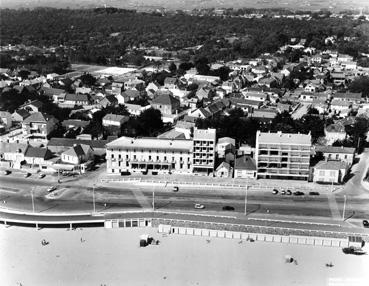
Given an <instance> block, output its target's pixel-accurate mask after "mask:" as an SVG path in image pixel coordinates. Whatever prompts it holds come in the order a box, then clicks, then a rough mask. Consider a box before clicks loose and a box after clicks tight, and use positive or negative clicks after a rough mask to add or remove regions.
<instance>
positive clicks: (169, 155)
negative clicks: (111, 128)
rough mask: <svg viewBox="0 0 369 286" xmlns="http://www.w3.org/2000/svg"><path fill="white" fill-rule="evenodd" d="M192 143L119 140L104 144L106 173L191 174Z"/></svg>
mask: <svg viewBox="0 0 369 286" xmlns="http://www.w3.org/2000/svg"><path fill="white" fill-rule="evenodd" d="M192 148H193V141H192V140H186V139H175V140H172V139H159V138H154V137H153V138H130V137H121V138H118V139H117V140H114V141H112V142H110V143H108V144H107V145H106V161H107V172H108V173H109V174H121V173H124V172H145V173H147V172H157V173H184V174H185V173H192V168H193V166H192Z"/></svg>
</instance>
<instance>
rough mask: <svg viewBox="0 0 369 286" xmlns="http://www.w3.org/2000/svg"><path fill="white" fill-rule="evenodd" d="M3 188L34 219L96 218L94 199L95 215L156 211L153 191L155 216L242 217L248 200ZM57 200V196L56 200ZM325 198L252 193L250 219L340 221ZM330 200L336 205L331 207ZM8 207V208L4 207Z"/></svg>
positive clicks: (358, 208) (145, 190)
mask: <svg viewBox="0 0 369 286" xmlns="http://www.w3.org/2000/svg"><path fill="white" fill-rule="evenodd" d="M0 182H1V185H0V205H1V207H2V208H8V209H18V210H26V211H32V196H31V189H33V194H34V196H33V197H34V207H35V212H36V213H41V214H45V213H55V212H59V213H60V212H61V213H73V212H81V211H82V212H92V210H93V197H94V198H95V210H96V211H98V212H100V211H104V212H115V211H122V210H126V209H131V210H132V209H135V210H139V209H148V208H151V206H152V195H153V191H155V208H156V209H157V210H179V211H188V210H191V211H196V212H201V213H223V211H222V207H223V206H225V205H230V206H232V207H234V208H235V213H244V209H245V196H244V195H243V194H242V193H241V194H240V193H239V192H238V193H232V194H227V192H223V193H219V192H215V193H214V192H213V190H211V189H204V188H202V189H201V190H196V189H195V190H194V189H186V188H181V190H180V191H179V192H178V193H174V192H172V191H171V188H164V187H138V186H135V185H126V184H125V185H122V187H119V188H114V187H100V188H96V189H95V192H94V196H93V192H92V188H89V187H85V186H78V187H77V186H76V185H75V184H68V183H65V184H61V185H59V189H58V190H56V191H55V192H54V193H52V194H48V192H47V191H46V189H47V188H48V187H49V186H50V183H49V182H47V181H43V180H39V179H35V180H34V179H25V178H19V177H11V176H7V177H2V178H1V181H0ZM54 194H55V195H54ZM330 200H331V201H330V202H329V201H328V199H327V196H325V195H321V196H317V197H310V196H303V197H296V196H281V195H272V194H271V192H265V191H254V192H248V197H247V214H248V215H251V214H268V215H273V214H278V215H290V216H291V215H292V216H313V217H326V218H334V219H338V218H339V217H341V215H342V212H343V198H342V197H335V196H332V197H330ZM332 200H333V201H334V202H335V203H333V204H332ZM3 201H5V202H6V203H3ZM195 203H201V204H204V205H205V210H195V209H194V204H195ZM368 205H369V199H363V198H360V199H359V198H355V197H348V199H347V206H346V212H345V217H346V218H347V217H350V218H351V219H352V218H354V219H356V218H357V219H363V218H367V217H369V209H368V208H367V206H368Z"/></svg>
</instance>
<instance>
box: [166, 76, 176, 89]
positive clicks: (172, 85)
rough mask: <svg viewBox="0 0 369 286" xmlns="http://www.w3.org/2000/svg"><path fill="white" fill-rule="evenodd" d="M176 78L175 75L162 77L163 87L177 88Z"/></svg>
mask: <svg viewBox="0 0 369 286" xmlns="http://www.w3.org/2000/svg"><path fill="white" fill-rule="evenodd" d="M177 84H178V80H177V79H176V78H175V77H166V78H165V79H164V87H165V88H167V89H175V88H177V86H178V85H177Z"/></svg>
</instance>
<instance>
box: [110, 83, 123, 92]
mask: <svg viewBox="0 0 369 286" xmlns="http://www.w3.org/2000/svg"><path fill="white" fill-rule="evenodd" d="M122 90H123V83H121V82H113V83H112V84H111V93H112V94H115V95H119V94H121V93H122Z"/></svg>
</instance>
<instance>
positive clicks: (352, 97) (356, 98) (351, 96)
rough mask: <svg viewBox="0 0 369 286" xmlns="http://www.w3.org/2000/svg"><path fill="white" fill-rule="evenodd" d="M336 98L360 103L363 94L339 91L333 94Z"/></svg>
mask: <svg viewBox="0 0 369 286" xmlns="http://www.w3.org/2000/svg"><path fill="white" fill-rule="evenodd" d="M333 98H334V100H336V101H344V102H350V103H355V104H360V103H361V101H362V96H361V93H360V92H345V93H343V92H337V93H335V94H334V95H333Z"/></svg>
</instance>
